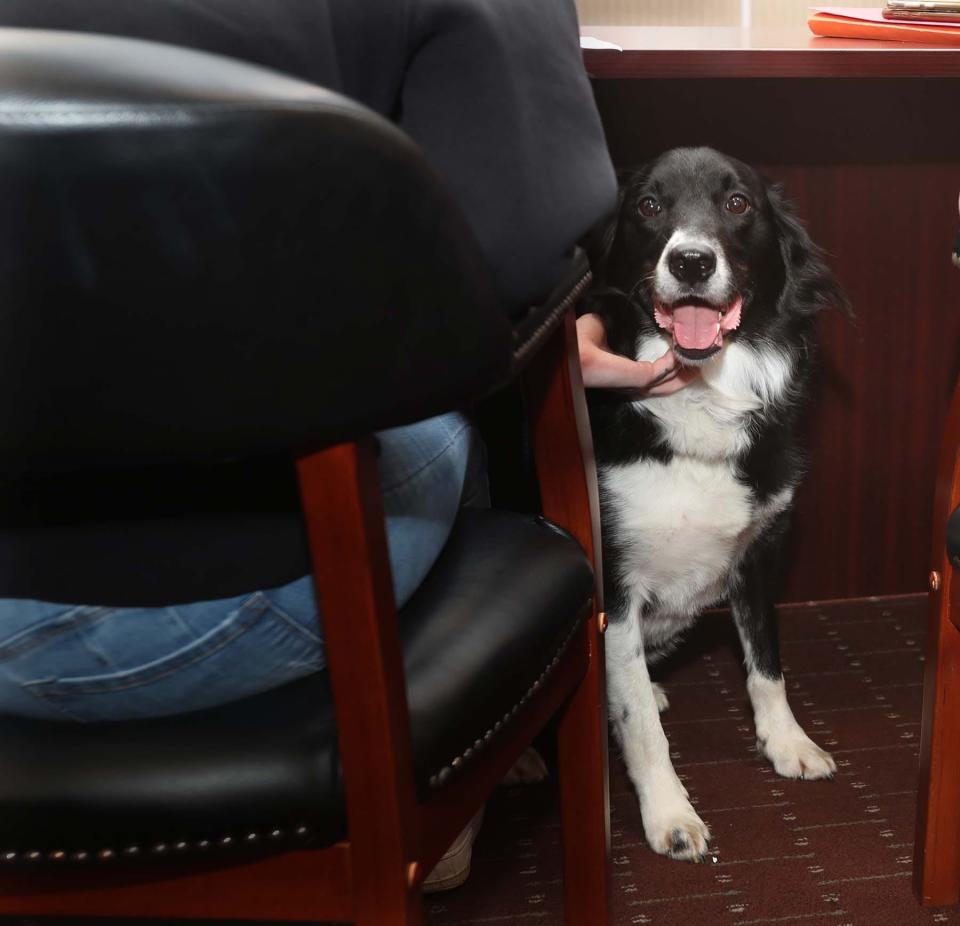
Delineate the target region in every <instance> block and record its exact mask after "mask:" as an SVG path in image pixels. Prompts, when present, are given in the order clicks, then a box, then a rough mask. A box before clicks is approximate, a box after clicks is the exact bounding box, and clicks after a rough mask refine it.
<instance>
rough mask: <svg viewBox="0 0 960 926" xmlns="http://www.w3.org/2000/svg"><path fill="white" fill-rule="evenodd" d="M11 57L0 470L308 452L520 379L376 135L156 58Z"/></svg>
mask: <svg viewBox="0 0 960 926" xmlns="http://www.w3.org/2000/svg"><path fill="white" fill-rule="evenodd" d="M0 58H2V60H3V77H2V80H0V202H2V203H3V208H2V209H0V254H2V255H3V263H2V272H0V326H2V330H3V332H4V337H3V338H2V339H0V392H2V394H3V395H4V396H5V401H4V402H3V403H0V471H6V472H8V473H23V472H29V473H37V472H50V471H58V472H62V471H67V470H76V469H83V468H102V467H104V466H110V467H139V466H144V465H153V464H157V463H168V462H175V461H183V460H188V459H189V460H197V459H199V460H206V461H210V460H223V459H230V458H233V457H235V456H237V455H240V454H244V455H250V454H252V453H264V454H267V453H273V452H283V451H289V450H301V449H310V448H314V447H320V446H324V445H327V444H330V443H335V442H338V441H341V440H344V439H350V438H353V437H356V436H358V435H361V434H364V433H369V432H370V431H372V430H376V429H379V428H383V427H387V426H390V425H395V424H399V423H402V422H409V421H413V420H417V419H420V418H425V417H428V416H429V415H431V414H435V413H438V412H440V411H443V410H446V409H448V408H451V407H458V406H463V405H465V404H467V403H469V402H471V401H473V400H475V399H477V398H479V397H480V396H482V395H484V394H486V393H487V392H489V391H490V390H491V389H492V388H494V387H495V386H497V385H499V384H501V383H502V382H503V381H504V380H505V378H506V376H507V374H508V372H509V369H510V363H511V359H510V328H509V325H508V323H507V319H506V316H505V314H504V313H503V311H502V310H501V307H500V306H499V304H498V302H497V299H496V297H495V296H494V289H493V285H492V283H491V280H490V276H489V272H488V270H487V268H486V266H485V265H484V263H483V261H482V258H481V257H480V256H479V251H478V248H477V245H476V242H475V241H474V239H473V237H472V235H471V233H470V231H469V229H468V228H467V227H466V225H465V223H464V221H463V219H462V217H461V216H460V214H459V211H458V210H457V208H456V207H455V205H454V204H453V203H452V201H451V200H450V198H449V197H448V196H447V195H446V193H445V191H444V189H443V188H442V186H441V184H440V182H439V181H438V179H437V177H436V176H435V174H434V172H433V171H432V170H431V169H430V167H429V166H428V165H427V163H426V161H425V160H424V158H423V157H422V155H421V153H420V152H419V150H418V149H417V147H416V146H415V145H414V144H413V142H412V141H410V140H409V138H407V136H405V135H404V134H403V133H402V132H400V131H399V130H398V129H396V128H395V127H394V126H393V125H391V124H390V123H389V122H388V121H387V120H385V119H383V118H381V117H379V116H377V115H376V114H374V113H372V112H370V111H369V110H367V109H365V108H364V107H362V106H360V105H358V104H355V103H352V102H351V101H349V100H347V99H346V98H344V97H341V96H339V95H337V94H335V93H332V92H329V91H326V90H323V89H321V88H319V87H314V86H311V85H309V84H306V83H303V82H300V81H297V80H294V79H291V78H287V77H284V76H281V75H279V74H276V73H274V72H270V71H266V70H263V69H260V68H257V67H254V66H252V65H246V64H241V63H239V62H235V61H232V60H229V59H226V58H218V57H216V56H213V55H207V54H204V53H200V52H194V51H188V50H185V49H178V48H173V47H168V46H162V45H157V44H154V43H149V42H141V41H134V40H127V39H118V38H106V37H102V36H93V35H79V34H73V35H64V34H62V33H54V32H37V31H34V30H19V29H3V30H0Z"/></svg>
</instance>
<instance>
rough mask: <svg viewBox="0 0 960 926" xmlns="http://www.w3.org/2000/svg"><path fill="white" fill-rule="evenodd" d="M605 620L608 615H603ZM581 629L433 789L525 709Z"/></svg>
mask: <svg viewBox="0 0 960 926" xmlns="http://www.w3.org/2000/svg"><path fill="white" fill-rule="evenodd" d="M603 616H604V618H605V617H606V615H605V614H604V615H603ZM579 629H580V621H577V623H576V624H575V625H574V626H573V629H572V630H571V631H570V633H568V634H567V636H566V639H565V640H564V641H563V642H562V643H561V644H560V648H559V649H558V650H557V652H556V654H555V655H554V657H553V659H552V660H551V661H550V663H549V665H548V666H547V667H546V668H545V669H544V670H543V672H541V673H540V676H539V678H537V679H535V680H534V682H533V684H532V685H531V686H530V687H529V688H528V689H527V691H526V694H524V695H523V697H521V698H520V700H519V701H518V702H517V703H516V704H514V705H513V707H512V708H510V710H508V711H507V712H506V713H505V714H504V715H503V717H502V718H501V719H500V720H498V721H496V723H494V725H493V726H492V727H491V728H490V729H489V730H487V731H486V733H484V735H483V737H482V738H481V739H478V740H477V741H476V742H475V743H474V744H473V746H468V747H467V748H466V749H465V750H464V751H463V752H462V753H461V754H460V755H459V756H456V757H455V758H453V759H451V760H450V763H449V764H448V765H445V766H444V767H443V768H441V769H440V770H439V771H438V772H436V773H435V774H433V775H431V776H430V778H429V780H428V784H429V786H430V787H431V788H439V787H440V786H441V785H443V784H445V783H446V782H447V780H448V779H449V778H450V776H451V775H452V774H453V770H454V769H459V768H460V766H462V765H463V763H464V762H465V761H466V760H467V759H469V758H470V757H471V756H472V755H473V754H474V753H475V752H478V751H479V750H480V748H481V747H482V746H483V745H484V744H485V743H489V742H490V740H492V739H493V736H494V734H495V733H498V732H499V731H500V729H501V728H502V727H503V725H504V724H505V723H508V722H509V721H510V719H511V718H512V717H513V716H514V715H515V714H516V713H517V712H518V711H519V710H520V708H521V707H523V706H524V705H525V704H526V703H527V701H529V700H530V698H531V697H532V696H533V695H534V694H535V693H536V692H537V690H538V689H539V688H540V686H541V685H542V684H543V683H544V682H545V681H546V680H547V677H548V676H549V675H550V673H551V672H552V671H553V670H554V669H555V668H556V667H557V665H558V664H559V662H560V657H561V656H562V655H563V653H564V652H565V650H566V648H567V646H569V644H570V641H571V640H572V639H573V637H574V634H576V632H577V631H578V630H579Z"/></svg>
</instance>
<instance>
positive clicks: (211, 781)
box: [0, 509, 593, 861]
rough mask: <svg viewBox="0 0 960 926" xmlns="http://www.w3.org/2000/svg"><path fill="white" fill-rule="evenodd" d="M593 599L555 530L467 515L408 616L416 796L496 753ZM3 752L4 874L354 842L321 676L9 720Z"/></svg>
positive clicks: (581, 560)
mask: <svg viewBox="0 0 960 926" xmlns="http://www.w3.org/2000/svg"><path fill="white" fill-rule="evenodd" d="M592 591H593V576H592V572H591V569H590V566H589V564H588V562H587V560H586V557H585V556H584V554H583V552H582V550H581V549H580V547H579V546H578V545H577V544H576V542H575V541H574V540H573V539H572V538H570V537H569V536H568V535H567V534H566V533H564V532H563V531H561V530H560V529H558V528H556V527H555V526H553V525H550V524H548V523H547V522H545V521H543V519H541V518H536V517H529V516H523V515H517V514H511V513H507V512H495V511H480V510H470V509H466V510H464V511H462V512H461V516H460V518H459V520H458V522H457V524H456V526H455V528H454V532H453V535H452V537H451V539H450V542H449V543H448V545H447V547H446V548H445V550H444V552H443V554H442V555H441V557H440V559H439V561H438V562H437V564H436V566H435V567H434V569H433V570H432V571H431V573H430V575H429V576H428V578H427V580H426V581H425V582H424V584H423V585H422V586H421V588H420V589H419V590H418V592H417V593H416V594H415V596H414V597H413V598H412V599H411V601H410V602H409V603H408V605H407V606H406V608H404V610H403V612H402V614H401V635H402V643H403V651H404V663H405V669H406V675H407V696H408V701H409V706H410V716H411V727H412V736H413V751H414V760H415V766H416V782H417V787H418V789H419V791H420V794H421V796H426V795H428V794H429V793H431V791H432V790H433V789H436V788H439V787H442V786H443V785H444V784H446V783H447V782H448V781H449V780H451V779H452V778H454V777H455V771H454V768H453V760H454V759H457V758H458V757H460V760H459V761H458V762H457V763H456V764H457V766H458V767H459V766H460V765H461V763H463V762H469V755H468V756H467V757H466V758H463V757H464V754H465V753H467V751H468V750H472V749H474V748H475V747H476V743H477V741H478V740H479V741H481V743H482V744H483V745H485V744H486V743H488V742H491V741H492V742H494V743H495V742H496V733H497V732H499V730H501V729H503V726H504V722H505V718H507V719H506V723H507V724H508V723H509V715H510V713H511V711H512V710H513V707H514V706H515V705H517V704H519V703H521V702H522V701H523V700H524V698H525V697H526V696H527V694H528V692H529V691H530V690H531V686H532V685H533V684H534V683H535V682H536V681H537V680H538V679H539V678H540V677H541V676H542V675H543V673H544V672H545V671H549V668H550V665H551V662H552V661H553V659H554V657H555V656H556V655H557V654H558V652H559V651H560V650H561V649H562V647H563V645H564V643H565V642H566V641H567V640H568V639H569V638H570V636H571V634H572V632H573V630H574V629H576V627H577V626H578V625H579V622H580V620H581V619H582V617H583V614H584V610H585V608H587V607H588V605H589V601H590V596H591V594H592ZM332 619H337V618H336V617H328V618H327V620H332ZM340 619H349V618H348V616H346V615H344V616H341V617H340ZM491 731H492V732H491ZM488 732H490V733H491V735H490V736H489V737H488V736H487V734H488ZM0 743H2V758H0V762H2V774H0V859H2V858H3V856H4V854H5V853H15V857H13V858H11V861H22V860H24V856H25V854H26V853H29V852H31V851H34V852H41V853H42V855H43V857H44V858H49V857H50V853H51V852H55V851H61V852H69V853H76V852H78V851H80V852H86V853H89V855H88V856H87V857H89V858H94V857H96V853H98V852H100V851H102V850H104V849H110V850H112V851H113V852H114V853H117V854H118V855H120V854H121V850H122V849H123V848H124V847H128V846H131V845H133V846H137V847H140V848H141V850H142V851H147V850H148V849H150V848H151V847H154V846H156V845H157V844H160V845H161V846H165V847H168V848H170V850H171V851H173V847H174V846H176V845H177V844H178V843H183V844H184V845H183V849H184V850H191V849H196V847H197V844H198V842H202V841H204V840H208V841H210V842H211V843H212V844H213V846H216V845H218V844H219V841H220V840H221V839H222V838H223V837H224V836H229V837H230V840H231V847H233V846H235V845H237V844H243V843H245V841H246V838H247V836H248V834H249V833H251V832H252V833H256V834H257V835H258V836H259V837H260V843H259V844H262V842H263V841H268V840H266V837H267V835H268V834H269V833H270V832H271V831H272V830H274V829H276V828H280V829H282V830H283V831H284V833H286V834H290V833H292V832H294V830H295V827H296V826H297V825H300V824H306V825H307V826H309V828H310V833H311V835H312V836H313V838H315V839H317V840H319V841H323V842H330V841H333V840H334V839H336V838H338V837H340V836H342V835H343V832H344V825H345V824H344V810H343V798H342V794H341V788H340V777H339V765H338V757H337V746H336V733H335V728H334V718H333V706H332V703H331V700H330V689H329V684H328V680H327V677H326V673H323V674H321V675H319V676H316V677H313V678H308V679H305V680H302V681H299V682H295V683H293V684H290V685H287V686H285V687H284V688H280V689H277V690H275V691H272V692H267V693H265V694H262V695H258V696H255V697H252V698H248V699H246V700H244V701H240V702H237V703H235V704H232V705H228V706H225V707H221V708H216V709H213V710H207V711H200V712H196V713H193V714H187V715H181V716H179V717H169V718H160V719H157V720H152V721H147V722H143V721H139V722H135V723H133V722H118V723H108V724H96V725H80V724H68V723H62V724H61V723H50V722H40V721H24V720H12V719H4V720H0ZM481 748H482V747H481ZM471 754H472V753H471ZM259 844H258V845H259ZM121 857H122V856H121Z"/></svg>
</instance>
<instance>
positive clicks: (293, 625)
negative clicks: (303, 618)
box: [258, 592, 323, 645]
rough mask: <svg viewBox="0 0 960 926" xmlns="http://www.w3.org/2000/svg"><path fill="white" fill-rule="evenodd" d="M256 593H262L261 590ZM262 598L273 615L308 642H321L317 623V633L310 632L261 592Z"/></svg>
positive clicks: (321, 638)
mask: <svg viewBox="0 0 960 926" xmlns="http://www.w3.org/2000/svg"><path fill="white" fill-rule="evenodd" d="M258 594H263V593H262V592H260V593H258ZM263 600H264V602H265V603H266V606H267V608H269V609H270V611H272V612H273V614H274V616H275V617H278V618H280V619H281V620H282V621H283V622H284V623H285V624H288V625H289V627H290V629H291V630H295V631H296V632H297V633H298V634H300V635H301V636H302V637H304V638H305V639H306V640H308V641H309V642H310V643H317V644H321V645H322V644H323V637H322V636H320V633H319V625H318V627H317V631H318V632H317V633H315V634H314V633H311V632H310V631H309V630H307V628H306V627H304V626H303V625H302V624H300V623H298V622H297V621H295V620H294V619H293V618H292V617H291V616H290V615H289V614H287V612H286V611H284V610H283V608H281V607H279V606H278V605H277V604H275V603H274V602H273V601H271V600H270V598H269V596H268V595H266V594H263Z"/></svg>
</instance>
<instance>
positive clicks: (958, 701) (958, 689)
mask: <svg viewBox="0 0 960 926" xmlns="http://www.w3.org/2000/svg"><path fill="white" fill-rule="evenodd" d="M958 507H960V383H958V384H957V387H956V389H955V390H954V393H953V401H952V402H951V405H950V412H949V414H948V417H947V427H946V430H945V432H944V438H943V446H942V448H941V454H940V467H939V470H938V472H937V485H936V498H935V502H934V515H933V521H934V524H933V555H932V559H931V562H932V564H933V565H932V572H931V573H930V617H929V624H928V631H927V647H926V650H927V651H926V661H925V673H924V683H923V725H922V730H921V742H920V791H919V796H918V806H917V831H916V841H915V844H914V861H913V883H914V891H915V892H916V895H917V897H918V899H919V900H920V902H921V903H922V904H924V905H928V906H942V905H945V904H955V903H957V902H958V901H960V574H958V573H960V570H958V568H957V566H956V565H954V564H953V563H951V562H950V560H949V557H948V555H947V549H946V536H947V521H948V519H949V518H950V516H951V514H952V513H953V512H954V511H956V510H957V508H958Z"/></svg>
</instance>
